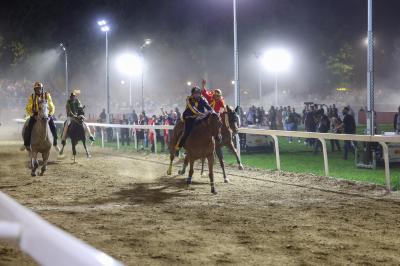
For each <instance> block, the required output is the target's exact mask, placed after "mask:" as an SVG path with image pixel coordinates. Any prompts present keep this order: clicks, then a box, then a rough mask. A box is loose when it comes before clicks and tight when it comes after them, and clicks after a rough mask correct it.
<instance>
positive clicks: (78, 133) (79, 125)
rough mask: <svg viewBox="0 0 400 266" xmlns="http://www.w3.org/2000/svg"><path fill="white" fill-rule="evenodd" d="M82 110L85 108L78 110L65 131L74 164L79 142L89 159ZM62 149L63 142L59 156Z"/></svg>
mask: <svg viewBox="0 0 400 266" xmlns="http://www.w3.org/2000/svg"><path fill="white" fill-rule="evenodd" d="M84 109H85V106H83V107H80V108H78V115H77V117H76V118H72V119H71V124H70V125H69V127H68V130H67V137H69V138H70V139H71V145H72V153H73V159H74V163H76V145H77V144H78V142H79V141H82V144H83V147H84V148H85V151H86V156H87V158H90V157H91V155H90V153H89V150H88V149H87V147H86V134H85V127H84V125H83V122H84V121H85V113H84ZM65 123H67V122H65ZM65 123H64V126H65ZM64 147H65V142H63V144H62V148H61V151H60V155H62V154H63V152H64Z"/></svg>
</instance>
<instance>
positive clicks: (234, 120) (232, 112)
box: [226, 105, 240, 134]
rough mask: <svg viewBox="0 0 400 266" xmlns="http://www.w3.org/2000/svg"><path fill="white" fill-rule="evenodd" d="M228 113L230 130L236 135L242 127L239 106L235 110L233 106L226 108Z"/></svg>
mask: <svg viewBox="0 0 400 266" xmlns="http://www.w3.org/2000/svg"><path fill="white" fill-rule="evenodd" d="M226 112H227V114H228V124H229V128H230V129H231V130H232V133H233V134H236V133H237V132H238V130H239V127H240V120H239V106H238V107H236V109H233V108H232V107H231V106H229V105H228V106H227V107H226Z"/></svg>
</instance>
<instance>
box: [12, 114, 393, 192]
mask: <svg viewBox="0 0 400 266" xmlns="http://www.w3.org/2000/svg"><path fill="white" fill-rule="evenodd" d="M14 121H16V122H18V123H24V122H25V120H23V119H15V120H14ZM56 123H58V124H63V123H64V122H62V121H56ZM86 124H87V125H88V126H90V127H98V128H100V131H101V132H100V134H101V146H102V147H104V129H106V128H113V129H121V128H127V129H133V137H134V144H135V148H136V149H137V148H138V147H137V146H138V138H137V130H143V129H144V130H151V131H153V133H154V135H155V136H156V130H165V129H167V130H172V129H173V126H166V125H121V124H104V123H86ZM239 133H243V134H252V135H263V136H271V137H272V139H273V140H274V147H275V157H276V169H277V170H278V171H281V159H280V152H279V139H278V137H297V138H304V139H318V140H319V141H320V142H321V144H322V154H323V159H324V173H325V176H329V160H328V151H327V145H326V140H347V141H361V142H376V143H379V144H380V145H381V146H382V149H383V159H384V166H385V185H386V189H387V190H388V191H390V190H391V176H390V167H389V149H388V143H400V135H374V136H370V135H349V134H334V133H316V132H303V131H283V130H266V129H254V128H240V129H239ZM119 137H120V136H119V132H118V131H117V132H116V138H117V148H118V149H119V147H120V143H119ZM154 152H155V153H157V138H156V137H154Z"/></svg>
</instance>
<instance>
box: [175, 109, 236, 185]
mask: <svg viewBox="0 0 400 266" xmlns="http://www.w3.org/2000/svg"><path fill="white" fill-rule="evenodd" d="M238 110H239V108H238V107H236V109H233V108H232V107H230V106H226V111H225V112H223V113H222V114H221V118H222V124H223V125H222V127H221V136H222V141H221V142H220V143H217V145H216V147H215V153H216V154H217V157H218V160H219V163H220V165H221V168H222V173H223V176H224V182H225V183H228V182H229V180H228V178H227V177H226V173H225V165H224V155H223V153H222V147H223V146H225V147H228V148H229V149H230V150H231V151H232V152H233V153H234V154H235V156H236V161H237V163H238V165H239V170H243V165H242V163H241V161H240V158H239V154H238V152H237V150H236V148H235V145H234V144H233V137H234V136H237V132H238V129H239V115H238ZM181 127H182V126H181ZM204 161H205V158H202V162H201V163H202V164H201V174H202V175H203V170H204ZM187 165H188V161H187V160H186V158H185V162H184V163H183V168H182V170H180V171H179V174H180V175H183V174H185V171H186V167H187Z"/></svg>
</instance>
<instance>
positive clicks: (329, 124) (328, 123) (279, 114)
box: [240, 104, 356, 160]
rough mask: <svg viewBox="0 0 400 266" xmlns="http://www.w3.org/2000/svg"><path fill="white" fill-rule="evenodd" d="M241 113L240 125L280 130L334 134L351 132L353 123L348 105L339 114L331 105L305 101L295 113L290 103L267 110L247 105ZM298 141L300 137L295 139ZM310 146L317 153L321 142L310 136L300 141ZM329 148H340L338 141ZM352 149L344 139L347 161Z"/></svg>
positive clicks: (352, 132)
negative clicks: (246, 108)
mask: <svg viewBox="0 0 400 266" xmlns="http://www.w3.org/2000/svg"><path fill="white" fill-rule="evenodd" d="M240 112H241V114H240V115H241V121H242V126H249V127H263V128H268V129H272V130H276V129H281V130H286V131H297V130H299V129H300V127H302V128H304V131H306V132H320V133H328V132H332V133H337V134H341V133H344V134H355V133H356V123H355V114H354V111H353V109H352V108H351V107H350V106H345V107H344V108H343V111H342V112H341V113H339V110H338V108H337V107H336V105H335V104H333V105H329V106H327V105H325V104H306V105H305V106H304V109H303V110H302V112H301V113H298V112H297V111H296V109H295V108H293V107H291V106H285V107H284V106H280V107H278V108H276V107H275V106H271V108H270V109H269V110H268V111H265V109H264V108H263V107H255V106H254V105H253V106H251V107H250V108H249V109H248V111H247V112H243V111H242V110H240ZM288 141H289V143H292V142H293V138H291V137H289V138H288ZM297 141H298V142H299V143H300V142H301V140H300V139H297ZM304 144H305V145H308V146H310V147H312V148H313V149H314V153H318V152H319V150H321V149H322V146H321V142H320V141H317V140H316V139H313V138H310V139H306V140H305V141H304ZM331 149H332V152H334V151H336V150H337V151H341V150H342V149H341V146H340V143H339V141H338V140H331ZM349 152H354V143H353V142H351V141H345V142H344V156H343V157H344V159H346V160H347V158H348V153H349Z"/></svg>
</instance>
